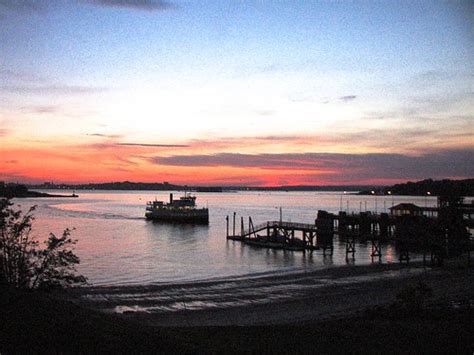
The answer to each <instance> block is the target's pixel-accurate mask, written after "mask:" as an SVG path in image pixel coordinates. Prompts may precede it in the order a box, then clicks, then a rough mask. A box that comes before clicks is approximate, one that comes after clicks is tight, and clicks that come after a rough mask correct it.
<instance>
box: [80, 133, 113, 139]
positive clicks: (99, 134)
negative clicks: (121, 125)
mask: <svg viewBox="0 0 474 355" xmlns="http://www.w3.org/2000/svg"><path fill="white" fill-rule="evenodd" d="M86 136H89V137H100V138H120V137H122V135H120V134H104V133H89V134H86Z"/></svg>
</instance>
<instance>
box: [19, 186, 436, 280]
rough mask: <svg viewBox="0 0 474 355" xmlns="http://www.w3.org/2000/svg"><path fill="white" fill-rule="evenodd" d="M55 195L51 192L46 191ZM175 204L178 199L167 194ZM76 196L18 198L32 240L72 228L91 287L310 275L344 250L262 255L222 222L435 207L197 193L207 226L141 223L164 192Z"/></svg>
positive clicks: (388, 253) (361, 255)
mask: <svg viewBox="0 0 474 355" xmlns="http://www.w3.org/2000/svg"><path fill="white" fill-rule="evenodd" d="M54 192H55V193H57V191H53V193H54ZM174 194H175V198H176V197H178V196H180V193H179V192H174ZM79 195H80V197H79V198H75V199H73V198H61V199H55V198H51V199H22V200H20V199H18V200H16V201H15V202H16V203H18V204H21V205H22V206H23V207H24V208H26V207H28V206H31V205H34V204H36V205H38V210H37V211H36V221H35V223H34V229H33V231H34V234H35V235H37V236H38V238H43V239H44V238H45V237H46V236H47V235H48V233H49V232H53V233H56V234H60V233H62V230H63V229H64V228H66V227H70V228H71V227H74V228H75V230H74V231H73V237H74V238H75V239H78V244H77V246H76V252H77V254H78V255H79V256H80V258H81V265H80V267H79V271H80V272H81V273H83V274H84V275H86V276H87V277H88V278H89V281H90V282H91V283H92V284H94V285H132V284H152V283H158V282H176V281H191V280H204V279H213V278H222V277H230V276H243V275H247V276H248V275H255V274H260V273H281V272H289V271H299V270H314V269H320V268H325V267H331V266H337V265H345V264H346V258H345V250H344V244H342V243H339V242H338V241H337V240H336V241H335V250H334V255H333V257H326V258H323V256H322V253H321V252H319V251H316V252H314V253H312V254H311V253H306V254H303V253H301V252H289V251H283V250H269V249H262V248H256V247H251V246H247V245H243V244H241V243H240V242H233V241H227V240H226V238H225V232H226V231H225V228H226V223H225V216H226V215H229V216H230V215H232V213H233V212H234V211H235V212H236V213H237V216H244V217H245V220H246V221H247V219H248V216H252V219H253V222H254V224H258V223H262V222H265V221H267V220H277V219H278V218H279V207H280V206H281V207H282V209H283V220H285V221H293V222H303V223H314V219H315V217H316V213H317V210H318V209H324V210H327V211H331V212H336V211H338V210H339V208H340V206H341V205H342V208H343V209H344V210H348V211H349V212H352V211H354V212H359V210H360V209H362V211H364V210H365V208H367V209H368V210H372V211H374V210H375V209H376V208H377V211H378V212H381V211H383V210H384V209H385V210H387V209H388V208H389V207H391V206H392V204H397V203H399V202H412V203H415V204H418V205H420V206H425V205H426V206H435V205H436V198H435V197H426V198H425V197H418V198H416V197H402V196H395V197H383V196H376V197H374V196H357V195H343V194H341V193H339V192H335V193H316V192H237V193H198V194H197V202H198V204H200V205H201V206H205V205H208V207H209V209H210V223H209V226H193V225H173V224H159V223H153V222H150V221H146V220H145V218H144V212H145V204H146V201H148V200H152V199H154V198H155V197H156V198H157V199H159V200H168V198H169V192H162V191H160V192H150V191H134V192H95V191H79ZM369 253H370V244H359V245H358V247H357V251H356V258H355V262H354V263H355V264H367V263H370V262H371V258H370V256H369ZM397 257H398V255H397V253H396V250H395V248H394V247H393V246H390V245H387V246H386V247H385V248H384V250H383V257H382V262H396V261H397Z"/></svg>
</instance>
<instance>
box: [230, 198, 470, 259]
mask: <svg viewBox="0 0 474 355" xmlns="http://www.w3.org/2000/svg"><path fill="white" fill-rule="evenodd" d="M405 205H408V204H405ZM440 205H441V207H440V208H438V209H436V211H435V212H436V214H433V213H431V215H430V216H429V217H428V216H427V215H426V214H423V213H422V212H423V209H422V208H419V207H417V206H414V205H413V206H414V207H416V209H414V211H415V212H414V213H405V212H404V213H400V214H397V213H392V214H387V213H380V214H374V213H371V212H361V213H358V214H354V213H352V214H347V213H346V212H342V211H341V212H339V213H338V214H333V213H329V212H327V211H322V210H320V211H318V214H317V218H316V220H315V223H314V224H305V223H294V222H286V221H282V220H280V221H268V222H265V223H261V224H257V225H255V224H254V223H253V221H252V218H251V217H248V223H247V225H245V223H244V218H243V217H241V218H240V228H239V229H240V231H239V232H236V213H235V212H234V214H233V218H232V226H231V220H230V219H229V216H227V217H226V222H227V224H226V237H227V239H230V240H238V241H241V242H243V243H245V244H249V245H254V246H258V247H265V248H273V249H286V250H295V251H303V252H305V251H308V250H309V251H314V250H322V252H323V255H324V256H326V255H333V251H334V238H335V236H337V237H338V240H339V242H343V243H344V244H345V252H346V258H348V259H349V258H352V259H353V258H354V257H355V253H356V241H359V242H370V245H371V253H370V255H371V257H372V260H377V259H378V260H379V261H380V260H381V258H382V245H383V244H384V243H387V242H391V243H394V244H395V245H396V247H397V249H398V253H399V261H400V262H401V263H402V262H404V263H408V262H409V261H410V252H412V253H413V252H417V253H418V254H423V261H424V262H426V259H427V256H429V258H430V260H431V263H432V264H442V262H443V259H444V258H446V257H449V256H452V255H460V254H463V253H464V252H466V251H467V254H468V259H469V260H470V252H471V250H472V240H471V237H470V233H469V232H468V228H472V221H473V218H472V216H473V215H474V204H473V205H472V206H471V205H466V204H462V205H460V204H457V205H455V206H454V207H453V206H451V207H450V206H449V205H448V206H446V205H443V204H440ZM456 206H457V207H459V206H460V207H461V208H456ZM468 207H469V208H468ZM400 208H407V207H406V206H401V207H400ZM420 211H421V212H420ZM433 211H434V209H433V208H431V209H430V212H433ZM392 212H393V211H392ZM466 214H467V218H466Z"/></svg>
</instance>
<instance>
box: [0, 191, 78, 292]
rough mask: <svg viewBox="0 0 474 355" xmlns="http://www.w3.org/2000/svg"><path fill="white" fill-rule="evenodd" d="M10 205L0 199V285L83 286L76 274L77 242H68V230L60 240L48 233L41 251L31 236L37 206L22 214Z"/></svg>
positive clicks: (9, 202) (69, 239)
mask: <svg viewBox="0 0 474 355" xmlns="http://www.w3.org/2000/svg"><path fill="white" fill-rule="evenodd" d="M12 205H13V203H12V202H11V201H10V200H9V199H0V282H3V283H7V284H9V285H11V286H13V287H16V288H23V289H39V288H52V287H67V286H71V285H76V284H82V283H85V282H86V281H87V280H86V278H85V277H84V276H82V275H78V274H77V273H76V269H75V265H77V264H79V258H78V257H77V256H76V255H75V254H74V252H73V248H74V245H75V244H76V242H77V240H73V239H71V238H70V234H71V230H70V229H66V230H64V232H63V234H62V236H61V237H59V238H58V237H56V236H55V235H54V234H53V233H50V235H49V238H48V240H46V241H45V242H44V243H45V248H44V249H41V248H40V247H39V242H38V241H37V240H35V239H34V238H32V237H31V235H30V234H31V228H32V222H33V220H34V217H33V212H34V211H35V209H36V206H33V207H31V208H30V209H29V210H28V211H27V212H26V213H23V212H22V211H21V210H15V209H13V208H12Z"/></svg>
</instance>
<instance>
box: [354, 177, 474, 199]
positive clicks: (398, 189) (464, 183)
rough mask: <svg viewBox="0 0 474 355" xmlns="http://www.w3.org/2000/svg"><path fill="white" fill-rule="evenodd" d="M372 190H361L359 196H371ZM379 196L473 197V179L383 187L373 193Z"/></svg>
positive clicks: (408, 183)
mask: <svg viewBox="0 0 474 355" xmlns="http://www.w3.org/2000/svg"><path fill="white" fill-rule="evenodd" d="M372 191H374V190H363V191H361V194H363V195H365V194H367V195H368V194H371V193H373V192H372ZM374 192H376V193H380V194H385V195H387V194H393V195H405V196H426V195H427V194H430V195H433V196H474V179H465V180H449V179H444V180H433V179H426V180H422V181H417V182H411V181H409V182H406V183H404V184H396V185H393V186H388V187H384V188H383V189H380V190H376V191H374Z"/></svg>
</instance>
